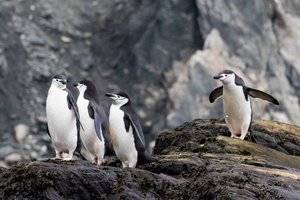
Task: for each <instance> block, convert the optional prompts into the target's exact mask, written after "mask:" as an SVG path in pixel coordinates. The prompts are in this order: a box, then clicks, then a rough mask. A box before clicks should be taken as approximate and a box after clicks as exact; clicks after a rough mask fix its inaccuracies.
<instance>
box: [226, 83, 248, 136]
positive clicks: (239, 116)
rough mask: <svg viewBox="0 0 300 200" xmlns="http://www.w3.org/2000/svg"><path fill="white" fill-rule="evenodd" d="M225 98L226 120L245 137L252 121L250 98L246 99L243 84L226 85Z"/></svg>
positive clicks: (230, 126) (235, 131)
mask: <svg viewBox="0 0 300 200" xmlns="http://www.w3.org/2000/svg"><path fill="white" fill-rule="evenodd" d="M223 98H224V101H223V102H224V113H225V120H226V123H227V124H228V125H229V129H231V131H233V132H234V133H238V134H242V137H245V134H246V133H247V130H248V128H249V125H250V122H251V105H250V100H248V101H246V99H245V95H244V92H243V88H242V87H241V86H232V87H230V88H226V87H224V91H223ZM245 132H246V133H245Z"/></svg>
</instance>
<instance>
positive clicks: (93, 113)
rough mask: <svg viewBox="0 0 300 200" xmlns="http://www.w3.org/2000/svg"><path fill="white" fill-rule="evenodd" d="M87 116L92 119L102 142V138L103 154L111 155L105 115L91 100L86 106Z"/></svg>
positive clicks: (111, 148) (111, 149)
mask: <svg viewBox="0 0 300 200" xmlns="http://www.w3.org/2000/svg"><path fill="white" fill-rule="evenodd" d="M88 112H89V116H90V117H91V118H92V119H94V123H95V130H96V134H97V136H98V137H99V139H100V140H101V141H102V137H104V141H105V149H106V150H105V152H108V154H109V155H110V154H113V146H112V143H111V139H110V134H109V128H108V119H107V115H106V113H105V111H104V109H103V107H102V106H101V105H98V104H97V103H96V102H95V101H94V100H91V101H90V103H89V106H88Z"/></svg>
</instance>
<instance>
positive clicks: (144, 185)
mask: <svg viewBox="0 0 300 200" xmlns="http://www.w3.org/2000/svg"><path fill="white" fill-rule="evenodd" d="M299 130H300V127H296V126H291V125H288V124H282V123H275V122H270V121H259V122H256V123H255V124H254V126H253V131H255V132H256V134H255V137H256V139H257V138H258V135H259V136H260V138H261V139H266V142H265V144H263V145H260V144H255V143H252V142H250V141H242V140H237V139H232V138H230V137H227V136H226V135H229V132H228V130H227V128H226V127H225V125H224V122H223V120H194V121H193V122H190V123H184V124H183V125H181V126H179V127H177V128H175V130H172V131H167V132H163V133H162V134H160V136H159V137H158V140H157V146H156V148H155V157H156V159H157V161H155V162H152V163H148V164H143V165H139V166H138V169H122V168H120V163H119V162H118V161H117V160H116V159H115V158H109V159H108V162H107V164H106V165H107V166H102V167H95V166H93V165H91V164H89V163H87V162H85V161H71V162H61V161H48V162H38V161H35V162H20V163H19V164H18V165H15V166H13V167H12V168H11V169H2V168H0V198H1V199H299V198H300V157H298V156H294V154H299V153H300V152H299V151H297V150H296V149H295V151H297V152H296V153H283V152H280V151H277V150H274V149H276V148H277V147H278V146H280V145H281V144H279V143H280V142H290V143H292V144H294V145H296V146H297V145H298V149H299V142H300V131H299ZM249 139H250V137H249V138H247V139H246V140H249ZM268 139H269V140H268ZM272 141H277V142H278V144H274V145H273V146H272V147H271V148H270V147H268V145H270V144H273V143H272ZM276 145H277V146H276ZM272 148H273V149H272ZM282 148H283V149H284V148H285V147H284V146H282ZM286 151H287V149H286Z"/></svg>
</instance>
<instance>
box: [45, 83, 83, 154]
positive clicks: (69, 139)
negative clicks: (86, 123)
mask: <svg viewBox="0 0 300 200" xmlns="http://www.w3.org/2000/svg"><path fill="white" fill-rule="evenodd" d="M67 95H68V94H67V92H66V91H63V90H60V89H58V88H50V90H49V93H48V97H47V102H46V114H47V121H48V128H49V133H50V136H51V140H52V142H53V144H54V147H55V149H56V150H58V151H65V150H74V149H75V148H76V144H77V128H76V118H75V114H74V112H73V110H72V109H69V108H68V102H67Z"/></svg>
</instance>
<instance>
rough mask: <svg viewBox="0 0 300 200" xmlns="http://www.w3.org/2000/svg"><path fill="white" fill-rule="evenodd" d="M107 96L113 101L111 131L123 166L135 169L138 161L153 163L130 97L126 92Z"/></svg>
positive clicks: (110, 120) (110, 117) (115, 149)
mask: <svg viewBox="0 0 300 200" xmlns="http://www.w3.org/2000/svg"><path fill="white" fill-rule="evenodd" d="M106 96H107V97H109V98H111V99H112V100H113V102H112V104H111V106H110V110H109V130H110V134H111V140H112V144H113V148H114V151H115V153H116V156H117V157H118V158H119V159H120V160H121V162H122V166H123V167H131V168H134V167H136V165H137V162H138V160H140V161H142V162H149V161H152V160H151V159H152V158H151V157H150V155H149V153H148V152H147V151H146V150H145V139H144V134H143V130H142V127H141V124H140V121H139V118H138V115H137V114H136V112H135V111H134V109H133V107H132V104H131V101H130V98H129V96H128V95H127V94H126V93H124V92H118V93H106Z"/></svg>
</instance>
